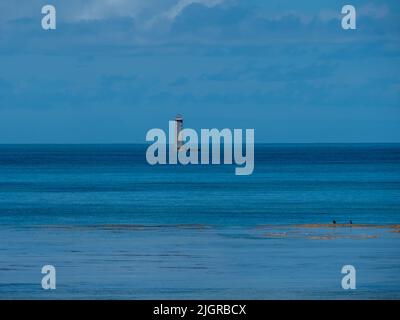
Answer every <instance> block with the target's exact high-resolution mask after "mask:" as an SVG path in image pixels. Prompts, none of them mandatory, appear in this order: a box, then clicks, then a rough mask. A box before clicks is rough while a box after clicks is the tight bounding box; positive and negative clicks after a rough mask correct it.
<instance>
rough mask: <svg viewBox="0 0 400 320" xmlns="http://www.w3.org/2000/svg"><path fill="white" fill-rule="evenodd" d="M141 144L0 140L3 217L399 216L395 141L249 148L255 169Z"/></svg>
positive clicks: (389, 219)
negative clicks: (159, 153)
mask: <svg viewBox="0 0 400 320" xmlns="http://www.w3.org/2000/svg"><path fill="white" fill-rule="evenodd" d="M145 150H146V146H145V145H3V146H0V223H2V224H49V223H52V224H58V223H63V224H64V223H67V224H69V223H70V224H82V223H85V224H87V223H138V224H177V223H192V224H197V223H200V224H217V225H230V226H241V225H254V224H287V223H320V222H321V223H324V222H330V221H332V220H333V219H336V220H337V221H338V222H339V221H343V222H345V221H348V220H353V222H355V223H397V222H399V221H400V145H398V144H380V145H366V144H360V145H355V144H348V145H346V144H345V145H341V144H324V145H313V144H311V145H257V146H256V151H255V171H254V173H253V174H252V175H250V176H236V175H235V174H234V166H229V165H228V166H227V165H213V166H211V165H189V166H182V165H164V166H160V165H158V166H150V165H148V164H147V162H146V159H145Z"/></svg>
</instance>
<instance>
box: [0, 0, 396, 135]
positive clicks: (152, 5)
mask: <svg viewBox="0 0 400 320" xmlns="http://www.w3.org/2000/svg"><path fill="white" fill-rule="evenodd" d="M45 4H53V5H55V6H56V9H57V30H55V31H44V30H42V28H41V19H42V15H41V7H42V6H43V5H45ZM345 4H352V5H354V6H355V7H356V9H357V30H346V31H345V30H343V29H342V28H341V22H340V19H341V13H340V11H341V8H342V6H343V5H345ZM399 40H400V2H399V1H395V0H393V1H389V0H384V1H367V0H365V1H355V0H354V1H350V2H343V1H336V0H330V1H318V0H304V1H289V0H279V1H266V0H264V1H256V0H254V1H251V0H250V1H249V0H248V1H239V0H197V1H196V0H146V1H144V0H140V1H139V0H115V1H110V0H69V1H56V0H47V1H38V0H25V1H19V2H18V6H16V5H15V1H11V0H3V1H1V3H0V143H113V142H121V143H130V142H144V140H145V135H146V132H147V131H148V130H149V129H151V128H154V127H161V128H165V129H166V128H167V126H168V120H169V119H171V118H173V117H174V116H175V114H176V113H182V114H183V115H184V116H185V121H186V123H185V125H186V126H187V127H192V128H195V129H200V128H213V127H216V128H220V129H222V128H243V129H244V128H255V130H256V141H258V142H400V121H399V120H400V76H399V74H400V41H399Z"/></svg>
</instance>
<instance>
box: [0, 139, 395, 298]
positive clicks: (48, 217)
mask: <svg viewBox="0 0 400 320" xmlns="http://www.w3.org/2000/svg"><path fill="white" fill-rule="evenodd" d="M146 148H147V145H145V144H96V145H95V144H93V145H89V144H88V145H39V144H37V145H22V144H20V145H0V299H399V298H400V233H399V229H398V225H400V144H256V146H255V165H254V172H253V174H251V175H248V176H238V175H235V168H236V165H235V164H233V165H223V164H221V165H180V164H177V165H149V164H148V163H147V161H146ZM334 221H335V222H336V225H337V227H336V226H333V222H334ZM350 222H351V224H350ZM45 265H52V266H54V267H55V269H56V289H54V290H46V289H44V288H43V287H42V278H43V277H44V274H42V267H43V266H45ZM346 265H352V266H354V268H355V270H356V271H357V273H356V284H357V286H356V288H354V289H345V288H344V287H343V285H342V280H343V277H344V276H345V275H346V274H344V273H342V268H343V266H346Z"/></svg>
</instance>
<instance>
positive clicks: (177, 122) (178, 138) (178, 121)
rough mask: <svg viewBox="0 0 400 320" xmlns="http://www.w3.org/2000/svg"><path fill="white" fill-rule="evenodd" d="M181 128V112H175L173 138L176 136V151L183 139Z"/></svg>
mask: <svg viewBox="0 0 400 320" xmlns="http://www.w3.org/2000/svg"><path fill="white" fill-rule="evenodd" d="M182 129H183V117H182V115H181V114H177V115H176V117H175V138H176V148H177V150H178V151H179V149H180V148H181V147H182V145H183V139H182V134H181V132H182Z"/></svg>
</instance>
